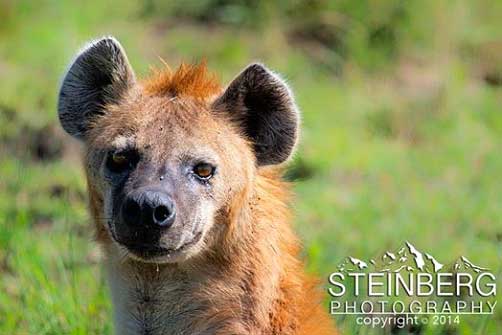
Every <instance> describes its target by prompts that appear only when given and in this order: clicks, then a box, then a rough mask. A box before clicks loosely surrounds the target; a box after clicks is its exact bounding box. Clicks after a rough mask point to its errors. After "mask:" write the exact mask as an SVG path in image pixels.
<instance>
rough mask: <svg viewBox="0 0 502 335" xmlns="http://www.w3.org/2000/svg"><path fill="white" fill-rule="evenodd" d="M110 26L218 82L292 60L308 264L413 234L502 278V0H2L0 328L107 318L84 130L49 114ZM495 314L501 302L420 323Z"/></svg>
mask: <svg viewBox="0 0 502 335" xmlns="http://www.w3.org/2000/svg"><path fill="white" fill-rule="evenodd" d="M107 34H112V35H114V36H116V37H117V38H118V39H119V40H120V41H121V42H122V44H123V45H124V47H125V48H126V50H127V52H128V54H129V58H130V60H131V62H132V64H133V66H134V67H135V69H136V71H137V72H138V74H139V75H147V74H148V71H149V67H150V66H151V65H155V66H158V65H160V64H161V62H160V60H159V56H161V57H162V58H163V59H165V60H167V61H168V63H170V64H171V65H172V66H177V65H178V64H179V63H180V62H181V61H182V60H184V61H188V62H190V61H197V60H200V59H201V58H206V59H207V61H208V64H209V66H210V68H212V69H213V70H214V71H216V72H217V73H218V74H219V75H220V78H221V81H222V82H223V83H225V82H227V81H228V80H229V79H231V78H232V77H233V76H234V75H235V74H237V73H238V72H239V71H240V70H241V69H242V68H243V67H244V66H245V65H246V64H248V63H250V62H251V61H256V60H259V61H262V62H265V63H266V64H267V65H268V66H270V67H271V68H273V69H275V70H277V71H279V72H280V73H282V74H283V75H284V76H285V78H287V80H288V81H289V83H290V84H291V86H292V88H293V90H294V91H295V92H296V95H297V100H298V103H299V105H300V107H301V109H302V111H303V125H302V140H301V145H300V148H299V150H298V154H297V155H296V158H295V159H294V161H293V163H292V165H291V167H290V169H289V170H288V173H287V178H288V179H291V180H293V181H294V182H295V190H296V193H297V197H296V200H295V203H294V206H293V208H294V210H295V212H296V220H295V222H294V224H295V226H296V228H297V230H298V231H299V233H300V234H301V237H302V239H303V241H304V244H305V258H306V261H307V263H308V269H309V271H310V272H314V273H318V274H320V275H321V276H322V278H327V275H328V274H329V273H331V272H333V271H335V270H336V265H337V264H338V263H339V262H340V260H342V259H343V258H344V257H346V256H348V255H352V256H356V257H360V258H363V259H364V258H369V257H372V256H374V255H375V254H376V253H379V252H381V251H383V250H386V249H392V248H393V247H396V246H399V245H401V244H402V243H403V242H404V241H405V240H409V241H411V242H412V243H414V245H415V246H417V247H418V248H420V249H421V250H425V251H427V252H429V253H430V254H432V255H434V256H435V257H436V258H437V259H438V260H442V261H448V260H454V259H455V258H457V257H458V256H459V255H465V256H467V257H469V259H470V260H471V261H473V262H474V263H476V264H479V265H481V266H485V267H489V268H491V269H492V270H493V271H494V272H495V273H498V274H499V277H498V278H499V287H500V285H501V282H500V279H501V278H502V274H501V271H502V266H501V263H502V206H501V203H500V202H501V200H502V177H501V176H502V173H501V172H502V1H496V0H492V1H489V0H481V1H470V0H455V1H448V0H445V1H433V0H406V1H404V0H402V1H398V0H389V1H382V0H366V1H353V0H340V1H328V0H312V1H307V0H292V1H287V0H280V1H275V2H272V1H265V0H262V1H245V0H240V1H228V0H203V1H193V0H188V1H169V2H167V1H160V0H159V1H157V0H144V1H140V0H138V1H97V0H88V1H79V2H77V1H75V2H72V1H55V0H51V1H49V0H41V1H14V0H12V1H9V0H0V334H111V332H112V325H111V322H110V320H111V306H110V301H109V296H108V291H107V287H106V283H105V280H104V276H103V270H102V268H101V266H100V259H101V257H102V256H101V254H100V251H99V248H98V247H97V246H96V244H95V243H94V242H93V241H92V231H91V230H90V226H91V225H90V223H89V217H88V215H87V208H86V206H87V204H86V190H85V181H84V178H83V173H82V169H81V167H80V158H79V147H78V144H76V143H74V142H73V141H72V140H70V139H69V138H68V137H67V136H65V135H64V134H62V131H61V130H60V129H59V126H58V124H57V116H56V97H57V90H58V84H59V80H60V79H61V77H62V75H63V74H64V71H65V68H66V66H67V64H68V63H69V61H70V60H71V58H72V57H73V56H74V54H75V52H76V51H77V50H78V49H79V48H80V47H81V46H83V45H84V43H85V42H86V41H88V40H89V39H92V38H95V37H99V36H102V35H107ZM326 282H327V281H326ZM500 300H501V299H500V298H499V305H500V304H501V303H502V301H500ZM338 325H339V327H340V328H341V329H342V330H345V331H346V332H347V333H349V334H356V333H358V334H366V333H372V330H371V329H368V328H361V327H358V326H357V325H356V324H355V323H354V321H353V320H351V319H339V320H338ZM501 328H502V308H501V306H498V308H497V309H496V315H493V316H486V317H481V316H472V317H469V316H463V318H462V322H461V324H460V325H456V326H454V327H453V326H452V327H448V328H446V329H443V328H429V329H421V330H420V333H422V334H495V333H496V332H497V330H498V331H499V332H500V329H501Z"/></svg>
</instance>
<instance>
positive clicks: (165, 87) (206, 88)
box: [143, 61, 221, 99]
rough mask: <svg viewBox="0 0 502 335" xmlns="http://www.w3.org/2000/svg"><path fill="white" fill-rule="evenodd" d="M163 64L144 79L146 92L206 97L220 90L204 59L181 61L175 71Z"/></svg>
mask: <svg viewBox="0 0 502 335" xmlns="http://www.w3.org/2000/svg"><path fill="white" fill-rule="evenodd" d="M164 65H165V66H164V67H163V68H162V69H158V68H154V69H152V75H151V76H150V77H149V78H147V79H146V80H144V82H143V88H144V90H145V92H146V93H147V94H149V95H171V96H183V95H185V96H191V97H194V98H198V99H206V98H208V97H211V96H213V95H215V94H217V93H219V92H220V90H221V86H220V84H219V81H218V78H217V77H216V75H214V74H213V73H210V72H209V71H208V70H207V66H206V62H205V61H202V62H200V63H198V64H186V63H181V65H180V66H179V67H178V69H177V70H176V71H175V72H173V71H172V70H171V68H170V67H169V66H168V65H167V64H166V63H165V62H164Z"/></svg>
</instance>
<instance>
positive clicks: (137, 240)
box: [114, 188, 176, 257]
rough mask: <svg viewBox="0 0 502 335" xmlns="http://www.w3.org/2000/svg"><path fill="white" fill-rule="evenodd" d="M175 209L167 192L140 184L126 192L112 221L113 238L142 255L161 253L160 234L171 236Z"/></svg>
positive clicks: (163, 250) (164, 251)
mask: <svg viewBox="0 0 502 335" xmlns="http://www.w3.org/2000/svg"><path fill="white" fill-rule="evenodd" d="M175 218H176V209H175V204H174V201H173V199H172V198H171V197H170V196H169V194H168V193H167V192H166V191H164V190H162V189H156V188H140V189H137V190H134V191H132V192H131V193H129V194H128V195H127V196H126V197H125V198H124V200H123V201H122V205H121V206H120V219H119V220H118V222H116V223H115V229H114V231H115V234H114V235H115V239H116V240H117V242H119V243H120V244H122V245H123V246H125V247H126V248H127V249H128V250H129V251H131V252H133V253H134V254H137V255H138V256H141V257H151V256H155V255H159V254H164V253H166V252H167V251H168V250H166V249H165V248H164V247H163V246H162V242H161V240H162V238H163V236H170V235H171V233H172V232H171V230H172V229H173V228H172V226H173V224H174V221H175Z"/></svg>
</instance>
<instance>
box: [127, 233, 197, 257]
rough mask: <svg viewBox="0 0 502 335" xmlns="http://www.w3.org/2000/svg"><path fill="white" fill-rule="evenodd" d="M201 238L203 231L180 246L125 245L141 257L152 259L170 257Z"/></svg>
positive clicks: (188, 247) (191, 245)
mask: <svg viewBox="0 0 502 335" xmlns="http://www.w3.org/2000/svg"><path fill="white" fill-rule="evenodd" d="M201 239H202V232H199V233H197V234H195V236H194V237H193V238H192V239H191V240H190V241H187V242H185V243H184V244H182V245H181V246H180V247H178V248H164V247H162V246H159V245H145V244H138V243H128V244H127V245H125V247H126V249H127V250H128V251H129V252H130V253H132V254H133V255H134V256H136V257H139V258H141V259H152V258H159V257H164V258H169V257H171V256H175V255H177V254H180V253H182V252H184V251H186V250H188V249H190V248H191V247H193V246H194V245H196V244H197V243H199V241H200V240H201Z"/></svg>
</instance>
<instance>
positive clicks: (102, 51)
mask: <svg viewBox="0 0 502 335" xmlns="http://www.w3.org/2000/svg"><path fill="white" fill-rule="evenodd" d="M134 82H135V76H134V72H133V70H132V68H131V65H130V64H129V61H128V60H127V56H126V54H125V52H124V50H123V49H122V46H121V45H120V43H119V42H118V41H117V40H116V39H114V38H113V37H105V38H102V39H100V40H97V41H94V42H91V43H89V44H88V46H87V47H85V48H84V49H83V50H82V51H81V52H80V53H79V54H78V55H77V57H76V58H75V60H74V61H73V63H72V64H71V65H70V68H69V70H68V72H67V73H66V76H65V77H64V79H63V82H62V84H61V89H60V91H59V101H58V114H59V120H60V122H61V125H62V126H63V128H64V129H65V130H66V132H68V133H69V134H70V135H72V136H74V137H76V138H78V139H84V138H85V134H86V132H87V131H88V130H89V127H90V125H91V121H92V120H93V119H94V118H95V117H96V116H98V115H100V114H103V107H104V106H105V105H106V104H108V103H113V102H116V101H117V100H118V99H119V98H120V97H121V96H122V95H123V94H124V93H125V92H126V91H127V89H128V88H129V87H131V85H132V84H134Z"/></svg>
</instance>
